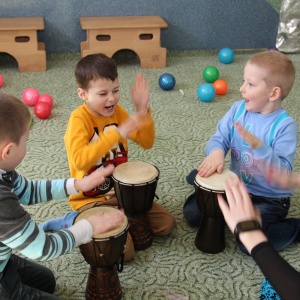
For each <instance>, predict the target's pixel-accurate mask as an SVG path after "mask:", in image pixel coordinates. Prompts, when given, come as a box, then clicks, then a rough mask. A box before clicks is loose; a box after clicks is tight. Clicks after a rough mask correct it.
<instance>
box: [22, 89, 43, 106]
mask: <svg viewBox="0 0 300 300" xmlns="http://www.w3.org/2000/svg"><path fill="white" fill-rule="evenodd" d="M39 97H40V93H39V92H38V91H37V90H36V89H34V88H27V89H25V90H24V91H23V93H22V99H23V101H24V103H25V104H27V105H29V106H35V105H36V104H37V102H38V101H39Z"/></svg>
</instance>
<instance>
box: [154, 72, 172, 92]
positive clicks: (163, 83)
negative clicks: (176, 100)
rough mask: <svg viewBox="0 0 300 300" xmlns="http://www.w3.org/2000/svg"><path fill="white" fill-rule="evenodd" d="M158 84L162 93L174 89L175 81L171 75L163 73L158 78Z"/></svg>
mask: <svg viewBox="0 0 300 300" xmlns="http://www.w3.org/2000/svg"><path fill="white" fill-rule="evenodd" d="M158 84H159V86H160V88H161V89H163V90H164V91H169V90H172V89H173V88H174V86H175V84H176V80H175V77H174V76H173V75H172V74H169V73H164V74H162V75H161V76H160V77H159V79H158Z"/></svg>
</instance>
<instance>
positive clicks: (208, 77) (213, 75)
mask: <svg viewBox="0 0 300 300" xmlns="http://www.w3.org/2000/svg"><path fill="white" fill-rule="evenodd" d="M202 75H203V78H204V80H205V81H206V82H208V83H212V82H215V81H216V80H217V79H218V78H219V70H218V69H217V68H216V67H214V66H207V67H205V68H204V69H203V72H202Z"/></svg>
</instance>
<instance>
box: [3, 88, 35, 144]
mask: <svg viewBox="0 0 300 300" xmlns="http://www.w3.org/2000/svg"><path fill="white" fill-rule="evenodd" d="M30 120H31V114H30V111H29V109H28V107H27V106H26V105H25V104H24V103H23V102H22V101H21V100H19V99H18V98H16V97H14V96H11V95H7V94H2V93H0V143H2V142H4V141H6V140H9V141H11V142H13V143H16V144H17V145H18V144H19V142H20V140H21V137H22V136H23V134H24V133H25V132H26V129H27V128H28V126H29V123H30Z"/></svg>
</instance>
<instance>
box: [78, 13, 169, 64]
mask: <svg viewBox="0 0 300 300" xmlns="http://www.w3.org/2000/svg"><path fill="white" fill-rule="evenodd" d="M80 24H81V27H82V29H84V30H86V31H87V40H86V41H84V42H82V43H81V57H84V56H86V55H89V54H94V53H100V52H101V53H104V54H106V55H107V56H109V57H112V56H113V55H114V54H115V53H116V52H117V51H119V50H125V49H126V50H132V51H134V52H135V53H136V54H137V56H138V57H139V59H140V62H141V67H142V68H165V67H166V57H167V49H166V48H162V47H161V43H160V33H161V32H160V31H161V28H167V27H168V24H167V23H166V22H165V21H164V20H163V19H162V18H161V17H159V16H128V17H81V18H80Z"/></svg>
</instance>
